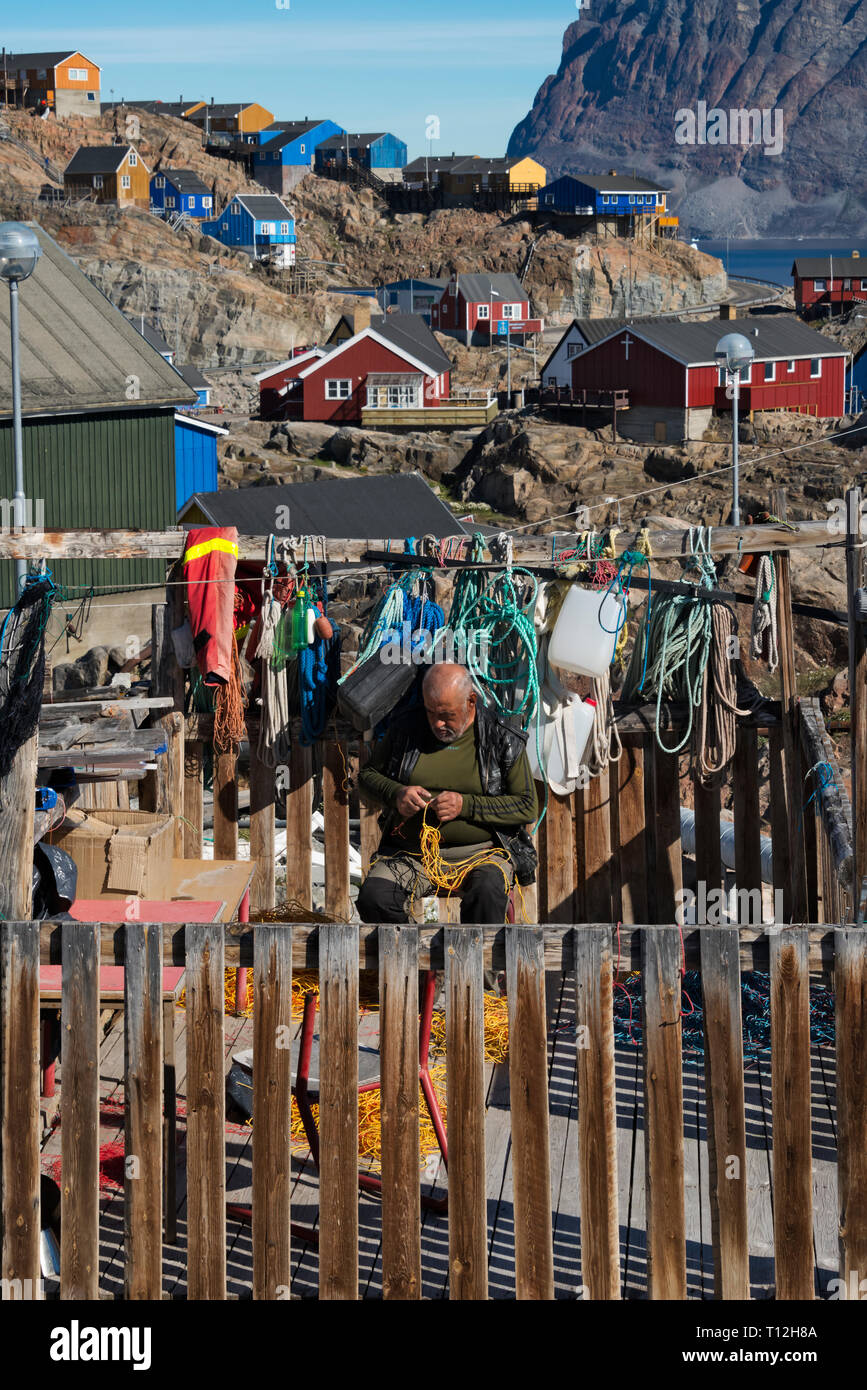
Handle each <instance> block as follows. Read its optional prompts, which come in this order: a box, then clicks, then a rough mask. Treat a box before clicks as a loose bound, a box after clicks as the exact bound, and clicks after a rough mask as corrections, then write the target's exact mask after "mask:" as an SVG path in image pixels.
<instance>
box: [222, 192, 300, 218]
mask: <svg viewBox="0 0 867 1390" xmlns="http://www.w3.org/2000/svg"><path fill="white" fill-rule="evenodd" d="M235 197H236V198H237V200H238V202H239V203H241V204H242V205H243V206H244V207H245V208H246V209H247V211H248V212H249V214H250V216H251V217H255V218H256V219H257V221H260V222H261V221H268V220H270V219H271V218H274V220H275V221H283V222H286V221H289V222H291V221H292V213H291V212H290V211H289V209H288V208H287V206H286V204H285V203H284V202H283V199H282V198H278V197H277V194H276V193H236V194H235Z"/></svg>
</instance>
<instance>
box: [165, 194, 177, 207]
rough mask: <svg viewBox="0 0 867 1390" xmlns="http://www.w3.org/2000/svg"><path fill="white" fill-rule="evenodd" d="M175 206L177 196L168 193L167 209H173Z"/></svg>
mask: <svg viewBox="0 0 867 1390" xmlns="http://www.w3.org/2000/svg"><path fill="white" fill-rule="evenodd" d="M174 205H175V195H174V194H173V193H167V194H166V207H167V208H173V207H174Z"/></svg>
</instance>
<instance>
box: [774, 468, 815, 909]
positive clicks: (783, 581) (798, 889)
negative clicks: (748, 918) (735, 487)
mask: <svg viewBox="0 0 867 1390" xmlns="http://www.w3.org/2000/svg"><path fill="white" fill-rule="evenodd" d="M771 506H772V508H773V509H774V511H775V513H776V515H777V516H780V517H782V518H783V519H785V516H786V489H785V488H782V487H780V488H774V490H773V492H772V493H771ZM774 566H775V570H776V578H777V633H778V644H779V649H780V683H781V686H782V706H783V750H784V754H785V764H786V805H787V811H788V821H789V848H790V856H791V859H790V864H791V877H790V884H789V894H788V902H786V904H785V915H786V918H787V920H788V921H790V922H803V920H804V918H805V916H806V912H807V877H806V869H805V862H804V836H803V832H802V828H801V799H802V796H801V788H802V786H803V782H802V778H801V740H800V732H799V725H798V687H797V681H796V676H795V640H794V631H793V628H792V577H791V563H790V560H789V556H788V555H787V554H784V553H776V554H775V555H774Z"/></svg>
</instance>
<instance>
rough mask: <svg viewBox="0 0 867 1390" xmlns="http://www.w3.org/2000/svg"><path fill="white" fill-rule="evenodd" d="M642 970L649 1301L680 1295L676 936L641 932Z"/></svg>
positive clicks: (682, 1246) (668, 931)
mask: <svg viewBox="0 0 867 1390" xmlns="http://www.w3.org/2000/svg"><path fill="white" fill-rule="evenodd" d="M641 948H642V970H643V972H644V1123H645V1136H644V1144H645V1168H646V1200H647V1273H648V1285H649V1291H650V1297H651V1298H652V1299H672V1298H679V1299H680V1298H686V1224H685V1219H684V1206H683V1198H684V1189H683V1175H684V1157H683V1074H682V1070H681V1026H680V968H681V948H680V935H679V933H678V931H677V929H676V927H646V928H645V929H644V931H643V932H642V933H641Z"/></svg>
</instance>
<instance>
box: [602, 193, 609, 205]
mask: <svg viewBox="0 0 867 1390" xmlns="http://www.w3.org/2000/svg"><path fill="white" fill-rule="evenodd" d="M602 201H603V203H605V204H606V205H607V204H608V201H609V199H608V194H607V193H605V194H603V196H602Z"/></svg>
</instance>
